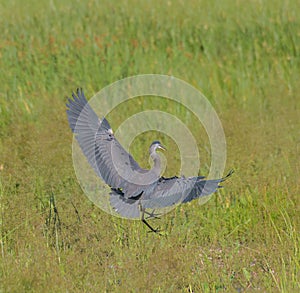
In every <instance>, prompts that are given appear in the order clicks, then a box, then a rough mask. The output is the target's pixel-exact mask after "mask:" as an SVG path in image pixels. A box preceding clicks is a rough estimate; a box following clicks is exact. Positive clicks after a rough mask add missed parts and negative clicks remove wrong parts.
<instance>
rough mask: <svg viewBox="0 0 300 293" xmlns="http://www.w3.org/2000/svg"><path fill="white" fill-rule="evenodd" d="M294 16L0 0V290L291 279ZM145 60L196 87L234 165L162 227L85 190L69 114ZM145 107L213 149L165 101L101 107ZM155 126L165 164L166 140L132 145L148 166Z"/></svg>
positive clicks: (267, 285)
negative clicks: (206, 195) (112, 209)
mask: <svg viewBox="0 0 300 293" xmlns="http://www.w3.org/2000/svg"><path fill="white" fill-rule="evenodd" d="M299 14H300V7H299V5H298V1H296V0H290V1H280V0H275V1H258V0H254V1H238V0H236V1H234V0H225V1H213V2H212V1H208V0H203V1H189V2H187V1H186V2H184V1H179V0H178V1H165V2H163V4H162V3H161V2H159V1H155V0H154V1H124V2H122V1H97V0H90V1H68V0H63V1H57V0H52V1H40V2H37V1H33V0H29V1H19V0H18V1H17V0H12V1H1V3H0V31H1V37H0V40H1V42H0V72H1V74H0V84H1V87H0V284H1V285H0V292H245V291H247V292H252V291H260V292H298V291H299V290H300V288H299V287H300V283H299V282H300V281H299V280H300V264H299V260H300V248H299V244H300V241H299V240H300V239H299V238H300V237H299V232H300V218H299V214H300V200H299V195H300V188H299V186H300V180H299V173H300V163H299V162H300V160H299V157H300V119H299V117H300V82H299V81H300V18H299ZM145 73H157V74H168V75H173V76H175V77H177V78H180V79H182V80H185V81H186V82H188V83H190V84H192V85H193V86H195V87H196V88H198V89H199V90H201V91H202V92H203V93H204V94H205V96H206V97H208V99H209V100H210V101H211V103H212V105H213V106H214V108H215V109H216V111H217V113H218V115H219V117H220V119H221V121H222V124H223V127H224V131H225V134H226V139H227V153H228V155H227V163H226V166H227V167H226V171H228V170H229V169H232V168H233V169H235V174H234V175H233V176H232V177H231V179H230V180H228V181H226V182H225V183H224V186H225V188H224V189H223V190H221V191H220V192H218V193H216V194H215V195H214V196H213V198H212V199H211V200H210V201H209V202H208V203H206V204H205V205H199V204H198V203H197V201H195V202H192V203H190V204H186V205H182V206H179V207H177V208H176V209H175V210H173V211H172V212H170V213H168V214H167V215H165V216H164V217H162V218H161V219H159V220H154V221H152V222H151V223H152V224H153V225H154V226H160V227H161V228H162V229H163V230H165V234H166V235H165V236H163V237H159V236H157V235H155V234H153V233H148V231H147V229H146V227H145V226H144V225H142V224H141V223H140V222H139V221H129V220H125V219H120V218H117V217H112V216H110V215H109V214H106V213H105V212H103V211H102V210H101V209H99V208H97V207H96V206H95V205H93V204H92V203H91V202H90V201H89V200H88V199H87V197H86V196H85V195H84V194H83V191H82V190H81V188H80V186H79V184H78V182H77V179H76V176H75V172H74V169H73V164H72V148H71V145H72V133H71V131H70V129H69V126H68V123H67V119H66V113H65V103H66V96H67V95H70V93H71V92H72V91H73V90H75V89H76V88H77V87H83V88H84V90H85V93H86V95H87V97H91V96H93V95H94V94H95V93H96V92H98V91H99V90H100V89H102V88H103V87H104V86H106V85H109V84H110V83H112V82H114V81H117V80H119V79H121V78H124V77H127V76H131V75H137V74H145ZM145 108H147V109H148V108H149V109H160V110H162V111H168V112H171V113H173V114H176V115H178V117H179V118H180V119H182V120H183V121H184V122H185V123H186V125H188V127H189V128H190V130H191V131H192V133H193V134H194V136H195V137H196V139H197V141H198V147H199V152H200V155H201V160H203V161H204V162H209V158H206V157H205V155H206V156H207V152H205V151H203V150H204V149H206V148H209V145H208V142H207V139H203V138H202V134H201V131H202V130H201V127H198V126H197V124H196V123H194V121H193V119H194V118H193V117H192V118H188V117H190V116H189V115H187V113H186V110H185V109H181V108H180V109H178V106H177V105H167V104H166V103H160V102H159V100H155V99H153V104H151V105H149V104H147V103H144V100H143V97H142V98H138V99H136V100H135V101H133V102H128V103H127V104H125V105H120V106H119V107H118V108H117V109H115V110H114V111H113V112H112V113H110V114H109V116H110V122H111V125H112V127H113V128H114V129H116V128H117V127H118V125H119V124H120V123H121V122H122V121H123V120H124V119H126V118H127V117H129V116H130V115H132V114H133V113H135V112H139V111H141V110H143V109H145ZM157 138H160V139H161V140H162V141H163V143H164V144H165V145H166V146H167V147H168V152H167V153H166V156H167V158H168V162H169V165H168V168H167V173H168V174H166V175H169V176H171V175H173V174H174V173H176V172H177V165H178V164H177V163H178V158H179V156H178V153H177V152H176V146H175V144H174V142H172V141H171V140H170V139H169V138H168V137H164V136H163V135H161V134H159V137H157V134H155V133H153V132H150V133H147V134H145V135H144V136H139V137H137V139H136V140H135V142H136V144H135V145H133V146H131V149H130V151H131V152H132V153H133V155H134V157H135V159H136V160H137V161H138V162H141V164H144V165H146V164H147V162H148V154H147V153H148V152H147V151H146V150H147V149H148V146H149V143H150V142H151V141H152V140H155V139H157ZM172 164H173V165H172ZM205 170H206V169H205V168H204V169H203V172H204V173H205ZM203 172H202V173H203ZM203 175H207V174H203Z"/></svg>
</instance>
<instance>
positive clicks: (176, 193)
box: [141, 174, 231, 208]
mask: <svg viewBox="0 0 300 293" xmlns="http://www.w3.org/2000/svg"><path fill="white" fill-rule="evenodd" d="M230 175H231V174H230ZM230 175H228V176H230ZM228 176H226V177H224V178H220V179H213V180H203V178H204V177H190V178H184V177H180V178H177V177H173V178H161V179H160V180H159V181H157V182H156V184H152V185H151V186H149V187H148V188H147V189H146V190H145V192H144V194H143V197H142V199H141V206H142V207H143V208H163V207H169V206H172V205H176V204H180V203H186V202H189V201H192V200H194V199H196V198H199V197H202V196H207V195H210V194H212V193H214V192H215V191H216V190H217V189H218V188H219V187H221V186H220V185H219V183H220V182H222V181H224V180H225V178H227V177H228Z"/></svg>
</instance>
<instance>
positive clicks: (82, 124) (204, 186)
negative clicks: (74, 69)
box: [67, 89, 232, 232]
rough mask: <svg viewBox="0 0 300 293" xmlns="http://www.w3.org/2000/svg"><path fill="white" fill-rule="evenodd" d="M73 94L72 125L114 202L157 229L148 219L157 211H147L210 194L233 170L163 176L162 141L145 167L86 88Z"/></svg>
mask: <svg viewBox="0 0 300 293" xmlns="http://www.w3.org/2000/svg"><path fill="white" fill-rule="evenodd" d="M72 97H73V99H70V98H69V99H68V103H67V108H68V109H67V115H68V121H69V124H70V128H71V129H72V132H73V133H74V134H75V137H76V139H77V141H78V143H79V146H80V148H81V150H82V152H83V154H84V155H85V156H86V158H87V160H88V162H89V164H90V165H91V166H92V168H93V169H94V171H95V172H96V173H97V175H98V176H100V177H101V178H102V179H103V180H104V181H105V183H106V184H108V185H109V186H110V188H111V192H110V204H111V206H112V207H113V208H114V210H115V211H116V212H117V213H119V214H120V215H121V216H123V217H125V218H140V219H141V220H142V222H143V223H145V224H146V225H147V226H148V227H149V228H150V230H151V231H153V232H158V230H157V229H153V228H152V227H151V226H150V225H149V224H148V223H147V221H146V219H145V214H146V215H147V214H148V215H149V217H150V218H151V217H155V214H154V212H152V213H148V212H147V211H148V210H149V209H152V210H153V211H154V210H155V209H160V208H165V207H171V206H173V205H176V204H179V203H186V202H189V201H192V200H194V199H196V198H199V197H201V196H206V195H209V194H211V193H213V192H215V191H216V190H217V189H218V188H219V187H221V186H220V185H219V183H220V182H222V181H224V180H225V179H226V178H227V177H228V176H230V175H231V174H232V171H231V172H229V174H228V175H227V176H226V177H224V178H220V179H214V180H203V179H204V177H203V176H197V177H189V178H185V177H177V176H174V177H171V178H165V177H160V172H161V164H160V163H161V162H160V156H159V155H158V154H157V153H156V150H157V149H163V150H164V149H165V148H164V147H163V146H162V145H161V143H160V142H159V141H154V142H153V143H152V144H151V146H150V149H149V153H150V157H151V158H152V160H153V162H154V165H153V167H152V168H151V169H150V170H145V169H143V168H141V167H140V166H139V164H138V163H137V162H136V161H135V160H134V159H133V157H132V156H131V155H130V154H128V153H127V152H126V151H125V149H124V148H123V147H122V146H121V144H120V143H119V142H118V140H117V139H116V138H115V136H114V134H113V131H112V129H111V127H110V125H109V123H108V121H107V120H106V119H105V118H103V119H99V118H98V116H97V115H96V113H95V112H94V111H93V109H92V108H91V107H90V105H89V104H88V101H87V99H86V98H85V96H84V93H83V91H82V89H77V95H76V94H75V93H73V94H72Z"/></svg>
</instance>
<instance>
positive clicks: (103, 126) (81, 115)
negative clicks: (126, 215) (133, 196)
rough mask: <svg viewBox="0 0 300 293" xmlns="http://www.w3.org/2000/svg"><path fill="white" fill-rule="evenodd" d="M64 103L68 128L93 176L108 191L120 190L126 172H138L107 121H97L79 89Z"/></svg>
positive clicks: (136, 164)
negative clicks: (97, 177) (91, 169)
mask: <svg viewBox="0 0 300 293" xmlns="http://www.w3.org/2000/svg"><path fill="white" fill-rule="evenodd" d="M72 97H73V99H68V103H67V108H68V109H67V115H68V121H69V124H70V128H71V129H72V131H73V132H74V134H75V136H76V139H77V141H78V143H79V146H80V148H81V150H82V152H83V154H84V155H85V156H86V158H87V160H88V162H89V164H90V165H91V166H92V168H93V169H94V170H95V172H96V173H97V174H98V175H99V176H100V177H101V178H102V179H103V180H104V181H105V182H106V183H107V184H108V185H110V186H111V187H118V188H122V187H123V185H124V184H125V179H124V176H123V174H125V170H126V168H131V169H133V170H138V171H139V170H142V169H141V168H140V166H139V165H138V163H137V162H136V161H135V160H134V159H133V158H132V156H131V155H129V154H128V153H127V152H126V151H125V150H124V148H123V147H122V146H121V145H120V143H119V142H118V141H117V139H116V138H115V136H114V135H113V132H112V130H111V127H110V125H109V123H108V121H107V120H106V119H105V118H103V119H102V120H100V119H99V118H98V116H97V114H96V113H95V112H94V110H93V109H92V108H91V107H90V105H89V104H88V101H87V99H86V98H85V96H84V93H83V91H82V90H81V89H78V90H77V95H75V94H74V93H73V94H72Z"/></svg>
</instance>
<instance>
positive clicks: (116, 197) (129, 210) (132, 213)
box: [110, 188, 140, 219]
mask: <svg viewBox="0 0 300 293" xmlns="http://www.w3.org/2000/svg"><path fill="white" fill-rule="evenodd" d="M110 204H111V206H112V208H113V209H114V210H115V211H116V212H117V213H118V214H119V215H120V216H122V217H124V218H127V219H140V209H139V201H138V200H135V199H126V198H124V195H123V193H122V192H121V191H119V190H118V189H114V188H112V189H111V192H110Z"/></svg>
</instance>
